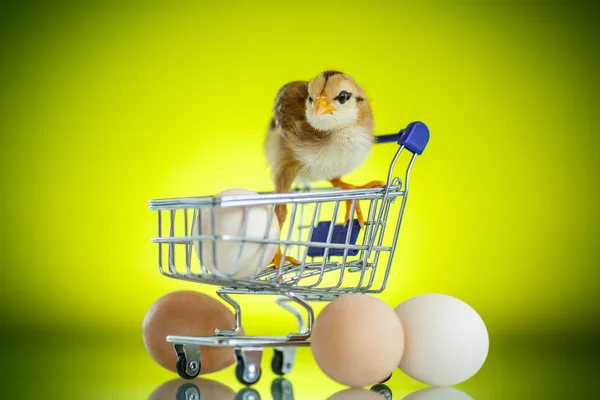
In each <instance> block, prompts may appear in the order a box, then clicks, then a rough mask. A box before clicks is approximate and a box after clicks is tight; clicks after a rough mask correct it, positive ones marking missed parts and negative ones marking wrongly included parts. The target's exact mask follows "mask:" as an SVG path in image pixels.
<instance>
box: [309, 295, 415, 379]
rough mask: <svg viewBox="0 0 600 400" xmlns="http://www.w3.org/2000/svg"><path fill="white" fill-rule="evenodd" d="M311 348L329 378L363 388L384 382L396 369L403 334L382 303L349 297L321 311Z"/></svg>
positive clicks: (402, 345)
mask: <svg viewBox="0 0 600 400" xmlns="http://www.w3.org/2000/svg"><path fill="white" fill-rule="evenodd" d="M311 347H312V352H313V355H314V357H315V360H316V361H317V364H318V365H319V367H320V368H321V369H322V370H323V372H325V374H327V375H328V376H329V377H330V378H331V379H333V380H335V381H336V382H338V383H341V384H343V385H348V386H351V387H363V386H367V385H373V384H376V383H379V382H381V381H383V380H385V379H386V378H387V377H389V376H390V374H391V373H392V372H393V371H394V370H395V369H396V367H397V366H398V364H399V363H400V361H401V359H402V354H403V352H404V332H403V330H402V325H401V324H400V320H399V319H398V317H397V316H396V313H395V312H394V310H393V309H392V308H391V307H390V306H388V305H387V304H386V303H384V302H383V301H381V300H379V299H377V298H375V297H370V296H367V295H364V294H349V295H344V296H341V297H338V298H337V299H335V300H333V301H332V302H331V303H329V304H328V305H327V306H326V307H325V308H324V309H323V311H321V314H319V316H318V317H317V319H316V321H315V324H314V328H313V331H312V339H311Z"/></svg>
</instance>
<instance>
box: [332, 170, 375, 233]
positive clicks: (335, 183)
mask: <svg viewBox="0 0 600 400" xmlns="http://www.w3.org/2000/svg"><path fill="white" fill-rule="evenodd" d="M329 182H330V183H331V184H332V185H333V186H335V187H338V188H340V189H343V190H348V189H371V188H374V187H378V186H383V185H385V182H382V181H371V182H369V183H367V184H366V185H361V186H356V185H351V184H349V183H346V182H343V181H342V180H341V179H339V178H335V179H332V180H330V181H329ZM351 208H352V200H346V219H345V221H346V222H348V221H350V219H351V218H353V217H354V216H351V215H350V210H351ZM355 210H356V218H357V219H358V224H359V225H360V226H361V227H364V226H365V220H364V218H363V214H362V209H361V208H360V202H359V201H358V200H357V201H356V207H355Z"/></svg>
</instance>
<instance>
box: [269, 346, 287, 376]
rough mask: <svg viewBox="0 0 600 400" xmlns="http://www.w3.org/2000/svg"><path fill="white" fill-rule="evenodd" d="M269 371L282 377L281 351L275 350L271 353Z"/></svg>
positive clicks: (283, 373)
mask: <svg viewBox="0 0 600 400" xmlns="http://www.w3.org/2000/svg"><path fill="white" fill-rule="evenodd" d="M271 369H272V370H273V372H274V373H275V374H276V375H279V376H283V375H285V372H283V351H281V350H275V351H274V352H273V359H272V360H271Z"/></svg>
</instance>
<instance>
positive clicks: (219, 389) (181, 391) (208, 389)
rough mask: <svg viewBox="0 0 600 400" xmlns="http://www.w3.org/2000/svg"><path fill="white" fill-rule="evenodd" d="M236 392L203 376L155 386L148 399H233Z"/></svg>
mask: <svg viewBox="0 0 600 400" xmlns="http://www.w3.org/2000/svg"><path fill="white" fill-rule="evenodd" d="M235 398H236V393H235V392H234V391H233V390H232V389H231V388H230V387H228V386H226V385H224V384H222V383H219V382H216V381H213V380H210V379H204V378H197V379H194V380H192V381H186V380H184V379H175V380H172V381H169V382H166V383H163V384H162V385H160V386H159V387H157V388H156V389H155V390H154V391H153V392H152V393H151V394H150V396H149V397H148V400H199V399H202V400H233V399H235Z"/></svg>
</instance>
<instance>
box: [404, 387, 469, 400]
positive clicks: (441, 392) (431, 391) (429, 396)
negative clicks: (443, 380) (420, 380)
mask: <svg viewBox="0 0 600 400" xmlns="http://www.w3.org/2000/svg"><path fill="white" fill-rule="evenodd" d="M402 400H473V398H472V397H471V396H469V395H468V394H466V393H465V392H463V391H461V390H458V389H454V388H449V387H433V388H426V389H421V390H417V391H416V392H413V393H411V394H409V395H408V396H406V397H405V398H404V399H402Z"/></svg>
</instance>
